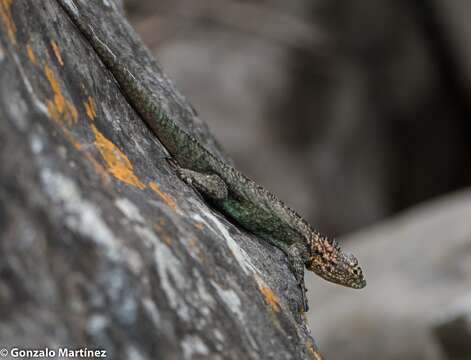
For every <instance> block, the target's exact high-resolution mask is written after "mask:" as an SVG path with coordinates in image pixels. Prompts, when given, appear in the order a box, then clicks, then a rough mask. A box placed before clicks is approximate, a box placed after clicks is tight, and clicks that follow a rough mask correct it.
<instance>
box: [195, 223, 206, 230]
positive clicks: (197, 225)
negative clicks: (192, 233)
mask: <svg viewBox="0 0 471 360" xmlns="http://www.w3.org/2000/svg"><path fill="white" fill-rule="evenodd" d="M193 225H194V226H195V228H197V229H198V230H200V231H201V230H203V229H204V223H202V222H195V223H194V224H193Z"/></svg>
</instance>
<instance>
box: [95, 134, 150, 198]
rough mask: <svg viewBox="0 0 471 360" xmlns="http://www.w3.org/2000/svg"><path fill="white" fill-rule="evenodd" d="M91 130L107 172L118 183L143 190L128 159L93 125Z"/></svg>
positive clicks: (142, 185)
mask: <svg viewBox="0 0 471 360" xmlns="http://www.w3.org/2000/svg"><path fill="white" fill-rule="evenodd" d="M92 130H93V133H94V134H95V145H96V147H97V148H98V150H99V151H100V153H101V156H102V157H103V159H104V160H105V162H106V165H107V168H108V171H109V172H110V173H111V174H112V175H113V176H114V177H116V178H117V179H119V180H120V181H122V182H124V183H126V184H128V185H132V186H135V187H137V188H139V189H144V188H145V187H146V185H145V184H143V183H142V182H141V181H140V180H139V179H138V178H137V176H136V175H135V174H134V170H133V166H132V164H131V162H130V161H129V159H128V157H127V156H126V155H125V154H124V153H123V152H122V151H121V150H119V149H118V147H117V146H116V145H115V144H113V143H112V142H111V141H110V140H108V139H107V138H106V137H105V136H104V135H103V134H102V133H101V132H100V131H98V129H97V128H96V127H95V125H92Z"/></svg>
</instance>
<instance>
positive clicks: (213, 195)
mask: <svg viewBox="0 0 471 360" xmlns="http://www.w3.org/2000/svg"><path fill="white" fill-rule="evenodd" d="M177 174H178V176H179V177H180V179H182V180H183V181H184V182H186V183H187V184H188V185H190V186H193V187H194V188H196V190H198V192H200V193H201V194H203V195H204V196H206V197H208V198H210V199H212V200H215V201H222V200H224V199H226V198H227V194H228V191H227V186H226V183H225V182H224V180H222V179H221V178H220V177H219V176H218V175H216V174H202V173H199V172H197V171H193V170H189V169H184V168H181V167H177Z"/></svg>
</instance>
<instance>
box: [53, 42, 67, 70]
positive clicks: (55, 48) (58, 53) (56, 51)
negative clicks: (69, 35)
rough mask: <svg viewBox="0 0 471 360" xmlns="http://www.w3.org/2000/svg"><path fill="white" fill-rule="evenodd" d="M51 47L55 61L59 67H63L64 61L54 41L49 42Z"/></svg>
mask: <svg viewBox="0 0 471 360" xmlns="http://www.w3.org/2000/svg"><path fill="white" fill-rule="evenodd" d="M51 46H52V50H53V51H54V55H56V58H57V61H59V64H60V65H61V66H64V60H62V56H61V52H60V50H59V46H58V45H57V43H56V42H55V41H54V40H52V41H51Z"/></svg>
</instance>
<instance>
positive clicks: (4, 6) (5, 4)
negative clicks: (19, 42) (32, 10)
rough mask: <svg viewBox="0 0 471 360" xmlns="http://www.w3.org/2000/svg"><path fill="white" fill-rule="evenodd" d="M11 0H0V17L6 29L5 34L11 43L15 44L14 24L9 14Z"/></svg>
mask: <svg viewBox="0 0 471 360" xmlns="http://www.w3.org/2000/svg"><path fill="white" fill-rule="evenodd" d="M12 3H13V0H0V18H1V19H2V22H3V25H4V26H5V29H6V31H7V35H8V37H9V38H10V41H11V42H12V43H13V45H16V25H15V23H14V22H13V18H12V16H11V4H12Z"/></svg>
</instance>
